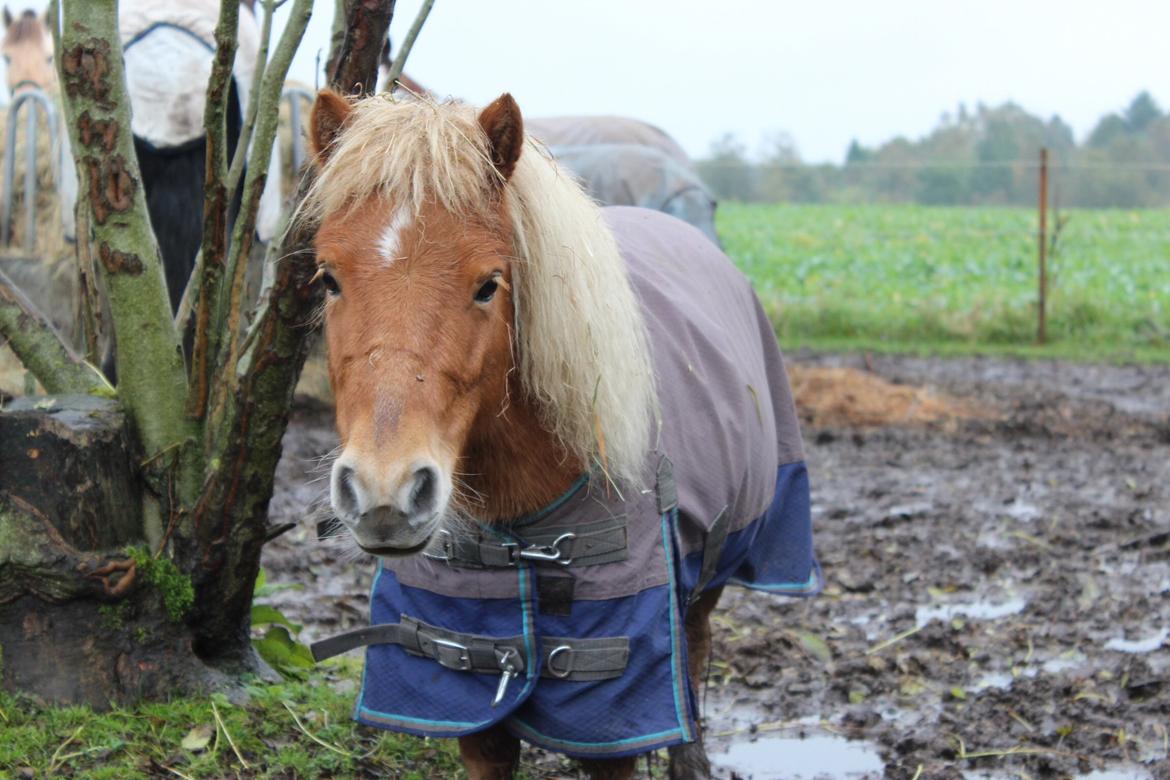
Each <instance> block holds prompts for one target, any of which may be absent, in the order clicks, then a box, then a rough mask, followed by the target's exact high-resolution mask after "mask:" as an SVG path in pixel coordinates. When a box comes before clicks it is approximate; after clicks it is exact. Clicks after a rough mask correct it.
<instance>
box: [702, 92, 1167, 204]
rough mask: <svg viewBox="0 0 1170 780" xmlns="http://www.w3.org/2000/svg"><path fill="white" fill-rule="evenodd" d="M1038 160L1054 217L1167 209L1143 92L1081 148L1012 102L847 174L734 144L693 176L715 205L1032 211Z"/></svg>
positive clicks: (1056, 124) (1153, 116)
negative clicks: (1069, 210)
mask: <svg viewBox="0 0 1170 780" xmlns="http://www.w3.org/2000/svg"><path fill="white" fill-rule="evenodd" d="M1041 148H1047V149H1048V153H1049V170H1050V184H1049V189H1050V192H1051V202H1052V204H1053V205H1055V206H1057V207H1062V208H1064V207H1080V208H1152V207H1164V206H1170V114H1168V113H1165V112H1163V111H1162V109H1161V107H1160V106H1158V104H1157V102H1156V101H1155V100H1154V98H1153V97H1152V96H1151V95H1150V94H1149V92H1145V91H1143V92H1141V93H1139V94H1138V95H1137V96H1136V97H1134V99H1133V100H1132V101H1130V103H1129V105H1128V106H1126V108H1124V109H1123V110H1121V111H1117V112H1111V113H1109V114H1106V115H1105V116H1103V117H1101V119H1100V120H1098V122H1097V124H1096V126H1095V127H1094V128H1093V130H1092V132H1090V133H1089V135H1088V136H1087V137H1086V138H1085V139H1084V141H1083V142H1082V143H1079V144H1078V143H1077V141H1076V139H1075V137H1074V134H1073V130H1072V127H1070V126H1069V125H1068V123H1066V122H1065V121H1064V120H1062V119H1061V118H1060V117H1059V116H1053V117H1051V118H1049V119H1047V120H1045V119H1044V118H1042V117H1039V116H1036V115H1034V114H1031V113H1029V112H1028V111H1027V110H1025V109H1024V108H1022V107H1021V106H1019V105H1016V104H1015V103H1011V102H1008V103H1004V104H1002V105H1000V106H995V107H989V106H985V105H983V104H979V105H977V106H976V107H975V109H974V110H968V109H967V108H966V106H964V105H960V106H959V108H958V110H957V111H955V112H953V113H952V112H947V113H944V114H943V115H942V116H941V117H940V119H939V122H938V124H937V125H936V126H935V128H934V129H933V130H931V131H930V132H929V133H928V134H927V135H925V136H924V137H922V138H920V139H917V140H910V139H907V138H905V137H901V136H899V137H897V138H894V139H892V140H890V141H886V142H885V143H883V144H880V145H879V146H876V147H867V146H864V145H862V144H860V143H858V142H857V141H856V140H854V141H853V142H852V143H851V144H850V145H849V148H848V150H847V152H846V155H845V161H844V162H843V163H842V164H832V163H820V164H811V163H805V162H804V161H803V160H801V158H800V154H799V152H798V151H797V149H796V146H795V144H794V143H793V142H792V140H791V138H790V137H789V136H787V135H786V134H779V135H777V136H774V137H773V138H772V139H771V140H770V142H769V143H768V145H767V149H766V150H765V151H764V153H763V154H762V155H761V156H760V158H758V159H754V160H753V159H752V158H751V157H750V155H749V154H748V151H747V147H746V145H745V144H744V143H743V142H742V141H741V140H740V139H739V138H738V137H736V136H735V135H734V134H730V133H729V134H726V135H724V136H722V137H721V138H719V139H718V140H716V141H715V142H714V143H713V144H712V145H711V151H710V154H709V155H708V156H707V157H706V158H705V159H702V160H699V161H697V163H696V167H697V168H698V171H699V174H700V176H702V178H703V180H704V181H705V182H706V183H707V186H708V187H710V188H711V190H712V192H713V193H714V195H715V196H716V197H717V198H719V199H720V200H737V201H756V202H792V203H917V204H922V205H933V206H985V205H995V206H1034V205H1035V204H1036V200H1037V187H1038V173H1037V171H1038V167H1039V155H1040V149H1041Z"/></svg>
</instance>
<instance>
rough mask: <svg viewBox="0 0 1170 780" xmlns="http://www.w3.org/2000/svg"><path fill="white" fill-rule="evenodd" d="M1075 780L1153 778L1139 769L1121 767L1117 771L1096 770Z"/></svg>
mask: <svg viewBox="0 0 1170 780" xmlns="http://www.w3.org/2000/svg"><path fill="white" fill-rule="evenodd" d="M1075 780H1154V779H1153V776H1152V775H1151V774H1150V773H1149V772H1147V771H1146V770H1144V769H1141V768H1139V767H1136V766H1135V767H1121V768H1119V769H1098V770H1097V771H1096V772H1090V773H1089V774H1087V775H1079V776H1077V777H1076V778H1075Z"/></svg>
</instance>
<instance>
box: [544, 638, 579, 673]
mask: <svg viewBox="0 0 1170 780" xmlns="http://www.w3.org/2000/svg"><path fill="white" fill-rule="evenodd" d="M571 652H573V648H571V647H569V646H568V645H557V646H556V647H554V648H553V649H552V651H551V652H549V654H548V659H547V660H546V661H545V662H544V667H545V668H546V669H548V673H549V674H551V675H552V676H553V677H560V678H561V679H562V680H563V679H564V678H566V677H568V676H569V675H570V674H572V673H573V656H571V655H570V656H569V657H568V663H566V664H565V669H564V671H561V670H560V669H557V667H556V666H555V665H554V664H553V661H554V660H555V659H556V657H557V656H558V655H560V654H561V653H571Z"/></svg>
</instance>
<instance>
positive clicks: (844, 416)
mask: <svg viewBox="0 0 1170 780" xmlns="http://www.w3.org/2000/svg"><path fill="white" fill-rule="evenodd" d="M788 377H789V380H790V381H791V383H792V392H793V395H794V396H795V398H796V408H797V411H799V412H800V416H801V419H802V421H803V422H804V423H806V424H808V425H811V426H813V427H816V428H832V427H843V426H845V427H880V426H888V425H925V424H929V423H938V422H948V421H956V420H964V419H973V418H977V417H984V416H986V411H985V410H982V409H980V408H979V407H977V406H976V405H975V404H974V403H972V402H970V401H964V400H961V399H956V398H950V397H948V396H945V395H942V394H939V393H933V392H931V391H930V390H927V389H926V388H924V387H913V386H910V385H898V384H893V383H891V382H888V381H886V380H885V379H882V378H881V377H879V376H877V375H876V374H871V373H868V372H865V371H859V370H857V369H855V368H838V367H830V366H806V365H798V364H791V363H790V364H789V365H788Z"/></svg>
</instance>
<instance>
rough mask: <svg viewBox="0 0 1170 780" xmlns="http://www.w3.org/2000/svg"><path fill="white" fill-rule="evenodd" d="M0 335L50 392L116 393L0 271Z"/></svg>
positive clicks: (98, 372)
mask: <svg viewBox="0 0 1170 780" xmlns="http://www.w3.org/2000/svg"><path fill="white" fill-rule="evenodd" d="M0 336H3V337H4V338H5V339H7V340H8V346H9V347H11V348H12V351H13V352H15V353H16V356H17V357H18V358H19V359H20V362H21V363H23V364H24V367H25V368H27V369H28V370H29V371H31V372H32V375H33V376H35V377H36V378H37V380H38V381H39V382H40V383H41V384H42V385H44V386H45V390H47V391H49V392H50V393H87V394H93V395H104V396H107V397H109V396H111V395H113V388H112V387H110V385H109V383H108V382H106V380H105V377H103V376H102V375H101V372H100V371H98V370H97V369H96V368H94V367H93V366H91V365H87V364H86V363H84V362H83V361H82V360H81V358H79V357H78V356H77V355H75V354H73V350H71V349H69V347H68V346H66V345H65V342H64V341H63V340H62V339H61V337H60V336H59V335H58V334H57V331H56V330H55V329H54V328H53V326H52V325H51V324H50V323H49V321H48V320H46V319H45V317H44V315H43V314H41V313H40V312H39V311H38V310H37V308H36V306H34V305H33V303H32V301H30V300H29V299H28V298H26V297H25V295H24V293H22V292H21V291H20V289H19V288H17V286H16V285H15V284H13V282H12V280H11V279H9V278H8V277H7V276H5V274H4V272H3V271H0Z"/></svg>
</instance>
